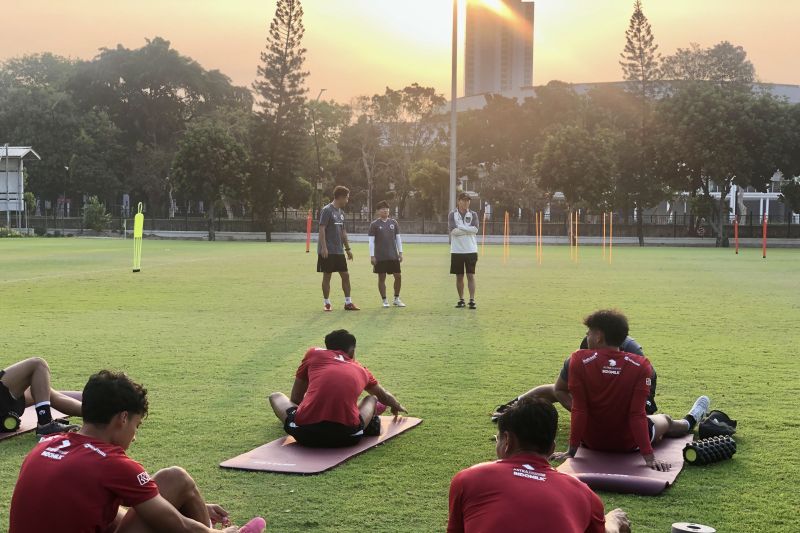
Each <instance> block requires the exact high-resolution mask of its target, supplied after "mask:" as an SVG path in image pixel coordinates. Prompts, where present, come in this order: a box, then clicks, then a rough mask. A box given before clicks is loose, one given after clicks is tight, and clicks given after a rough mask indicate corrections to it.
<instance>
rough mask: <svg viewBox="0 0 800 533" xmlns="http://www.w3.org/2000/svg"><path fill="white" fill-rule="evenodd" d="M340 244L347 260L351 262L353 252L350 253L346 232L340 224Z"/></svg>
mask: <svg viewBox="0 0 800 533" xmlns="http://www.w3.org/2000/svg"><path fill="white" fill-rule="evenodd" d="M342 244H343V245H344V253H346V254H347V258H348V259H349V260H350V261H352V260H353V252H351V251H350V241H348V240H347V230H346V229H344V224H342Z"/></svg>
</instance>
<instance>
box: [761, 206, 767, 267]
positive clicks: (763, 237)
mask: <svg viewBox="0 0 800 533" xmlns="http://www.w3.org/2000/svg"><path fill="white" fill-rule="evenodd" d="M767 218H769V217H768V216H767V215H764V223H763V224H762V227H763V229H762V230H761V257H762V259H766V258H767Z"/></svg>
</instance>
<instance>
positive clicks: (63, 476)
mask: <svg viewBox="0 0 800 533" xmlns="http://www.w3.org/2000/svg"><path fill="white" fill-rule="evenodd" d="M148 408H149V405H148V400H147V391H146V390H145V389H144V388H143V387H142V386H141V385H139V384H137V383H134V382H133V381H131V380H130V378H128V376H126V375H125V374H122V373H114V372H110V371H108V370H103V371H101V372H99V373H97V374H95V375H93V376H92V377H90V378H89V381H88V382H87V383H86V386H85V387H84V389H83V427H82V428H81V429H80V431H78V432H76V433H59V434H55V435H50V436H48V437H44V438H42V440H41V441H40V442H39V444H38V445H37V446H36V447H34V448H33V450H32V451H31V452H30V453H29V454H28V456H27V457H25V460H24V461H23V463H22V467H21V469H20V473H19V479H18V480H17V484H16V487H15V488H14V494H13V496H12V497H11V511H10V529H9V533H31V532H46V531H58V532H59V533H83V532H86V531H101V532H104V533H149V532H156V531H158V532H164V533H166V532H175V533H177V532H181V533H189V532H192V533H194V532H196V533H202V532H217V533H219V530H217V529H212V525H213V524H214V523H222V524H223V525H226V526H229V527H227V529H225V530H224V531H225V532H226V533H235V532H241V533H261V531H262V530H263V525H262V524H263V519H260V518H257V519H254V520H252V521H251V522H250V524H247V525H245V526H244V527H242V528H241V529H240V528H237V527H236V526H232V525H230V524H229V519H228V513H227V512H226V511H225V510H224V509H223V508H222V507H220V506H219V505H214V504H207V503H206V502H205V500H204V499H203V497H202V495H201V494H200V490H199V489H198V487H197V485H196V484H195V482H194V480H193V479H192V478H191V476H189V474H188V473H187V472H186V471H185V470H184V469H183V468H180V467H171V468H166V469H163V470H159V471H158V472H156V474H155V475H154V476H153V477H152V478H151V477H150V475H149V474H148V473H147V471H145V469H144V468H143V467H142V465H140V464H139V463H137V462H136V461H134V460H133V459H130V458H129V457H128V456H127V454H126V453H125V452H126V450H127V449H128V447H129V446H130V445H131V443H132V442H133V441H134V440H135V439H136V431H137V428H138V427H139V425H140V424H141V423H142V420H143V419H144V418H145V417H146V416H147V412H148ZM120 505H123V506H125V508H121V507H120ZM254 524H255V527H254Z"/></svg>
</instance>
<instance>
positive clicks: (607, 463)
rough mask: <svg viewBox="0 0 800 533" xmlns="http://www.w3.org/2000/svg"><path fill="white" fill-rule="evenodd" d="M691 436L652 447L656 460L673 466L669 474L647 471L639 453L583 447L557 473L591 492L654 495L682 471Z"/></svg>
mask: <svg viewBox="0 0 800 533" xmlns="http://www.w3.org/2000/svg"><path fill="white" fill-rule="evenodd" d="M692 437H693V436H692V435H685V436H683V437H679V438H676V439H672V438H666V439H663V440H662V441H661V442H659V443H658V444H656V446H655V447H654V453H655V455H656V458H657V459H659V460H661V461H666V462H668V463H672V469H671V470H670V471H669V472H659V471H658V470H653V469H652V468H648V467H647V465H645V464H644V459H642V455H641V454H640V453H639V452H632V453H611V452H598V451H594V450H589V449H587V448H584V447H583V446H581V447H580V448H578V453H577V454H576V455H575V457H574V458H573V459H567V460H566V461H564V463H563V464H561V466H559V467H558V468H557V469H556V470H558V471H559V472H563V473H565V474H570V475H572V476H575V477H577V478H578V479H580V480H581V481H583V482H584V483H586V484H587V485H589V486H590V487H591V488H592V489H593V490H605V491H608V492H620V493H623V494H641V495H643V496H656V495H657V494H661V493H662V492H663V491H664V489H666V488H667V487H669V486H670V485H671V484H673V483H675V479H676V478H677V477H678V474H680V473H681V469H683V447H684V446H685V445H686V444H687V443H689V442H692Z"/></svg>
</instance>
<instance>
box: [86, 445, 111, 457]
mask: <svg viewBox="0 0 800 533" xmlns="http://www.w3.org/2000/svg"><path fill="white" fill-rule="evenodd" d="M83 447H84V448H86V449H87V450H92V451H93V452H94V453H96V454H97V455H99V456H101V457H106V452H104V451H103V450H101V449H100V448H98V447H97V446H92V445H91V444H89V443H88V442H87V443H86V444H84V445H83Z"/></svg>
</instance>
